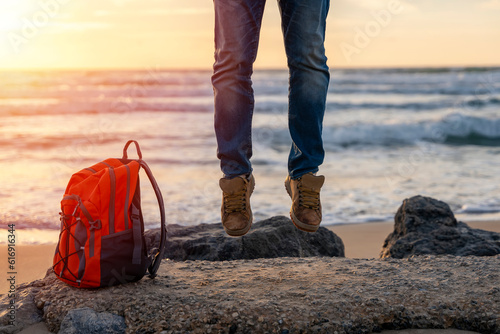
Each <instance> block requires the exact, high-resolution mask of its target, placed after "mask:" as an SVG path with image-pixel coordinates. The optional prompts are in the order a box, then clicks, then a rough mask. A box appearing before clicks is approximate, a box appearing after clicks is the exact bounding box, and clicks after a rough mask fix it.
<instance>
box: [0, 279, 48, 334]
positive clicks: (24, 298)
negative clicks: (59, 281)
mask: <svg viewBox="0 0 500 334" xmlns="http://www.w3.org/2000/svg"><path fill="white" fill-rule="evenodd" d="M36 282H37V281H35V282H32V283H30V284H21V285H19V286H18V287H16V291H15V304H12V303H11V301H12V300H13V298H11V297H13V296H9V293H7V294H5V295H4V296H3V297H2V298H1V299H0V310H2V311H0V333H6V334H7V333H17V332H19V331H21V330H23V329H24V328H27V327H29V326H31V325H33V324H36V323H39V322H41V321H43V319H42V316H43V312H42V311H41V310H39V309H38V308H37V307H36V305H35V303H34V301H33V300H34V295H35V294H36V292H38V288H37V287H35V286H34V284H33V283H36ZM12 305H15V311H14V310H13V306H12ZM11 320H12V321H14V323H13V324H11V323H10V321H11Z"/></svg>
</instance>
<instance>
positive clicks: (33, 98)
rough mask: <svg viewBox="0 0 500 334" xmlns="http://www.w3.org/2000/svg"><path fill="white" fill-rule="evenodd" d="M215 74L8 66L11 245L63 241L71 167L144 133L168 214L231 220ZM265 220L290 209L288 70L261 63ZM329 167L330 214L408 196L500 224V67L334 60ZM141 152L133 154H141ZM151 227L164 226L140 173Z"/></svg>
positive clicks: (327, 130) (0, 119) (6, 186)
mask: <svg viewBox="0 0 500 334" xmlns="http://www.w3.org/2000/svg"><path fill="white" fill-rule="evenodd" d="M210 79H211V72H210V71H209V70H207V71H198V70H186V71H183V70H165V69H158V68H148V69H140V70H99V71H88V70H75V71H57V70H52V71H3V72H0V222H1V226H0V228H1V230H0V243H4V244H5V243H6V242H7V234H8V232H7V229H9V227H10V228H14V229H15V230H16V235H17V239H16V240H17V242H18V243H23V244H42V243H51V242H56V241H57V237H58V234H59V227H60V222H59V211H60V200H61V199H62V197H63V195H64V190H65V188H66V185H67V182H68V181H69V179H70V177H71V175H72V174H73V173H75V172H77V171H79V170H80V169H83V168H85V167H88V166H91V165H93V164H94V163H96V162H99V161H101V160H104V159H106V158H110V157H116V158H120V157H121V155H122V149H123V146H124V144H125V143H126V141H127V140H129V139H134V140H137V141H138V142H139V144H140V146H141V149H142V153H143V158H144V160H145V161H146V162H147V163H148V164H149V166H150V168H151V170H152V171H153V174H154V175H155V177H156V180H157V181H158V183H159V185H160V188H161V191H162V193H163V197H164V200H165V210H166V217H167V223H168V224H180V225H186V226H191V225H197V224H203V223H218V222H220V201H221V192H220V189H219V186H218V180H219V178H220V177H221V176H222V175H221V172H220V168H219V161H218V159H217V157H216V152H217V147H216V141H215V134H214V128H213V90H212V86H211V81H210ZM253 87H254V91H255V100H256V103H255V112H254V117H253V157H252V163H253V168H254V175H255V178H256V189H255V192H254V194H253V196H252V202H251V203H252V209H253V212H254V217H255V220H261V219H265V218H268V217H271V216H276V215H285V216H287V215H288V212H289V208H290V204H291V203H290V199H289V197H288V195H287V193H286V191H285V188H284V186H283V182H284V180H285V177H286V175H287V157H288V152H289V149H290V144H291V140H290V136H289V133H288V127H287V124H288V123H287V108H288V101H287V94H288V72H287V71H286V70H264V69H261V70H256V71H255V72H254V75H253ZM327 101H328V103H327V110H326V114H325V120H324V129H323V140H324V146H325V150H326V157H325V161H324V163H323V164H322V165H321V166H320V172H319V173H320V174H322V175H325V177H326V183H325V186H324V188H323V191H322V193H321V199H322V205H323V224H325V225H332V224H358V223H371V222H380V221H392V220H393V219H394V214H395V212H396V211H397V209H398V207H399V206H400V205H401V203H402V201H403V200H404V199H405V198H409V197H411V196H415V195H423V196H430V197H433V198H436V199H439V200H442V201H444V202H446V203H448V204H449V205H450V207H451V209H452V210H453V211H454V213H455V215H456V216H457V218H458V219H460V220H463V221H478V220H500V68H495V67H486V68H467V67H464V68H384V69H332V70H331V82H330V86H329V91H328V100H327ZM135 154H136V153H135V152H134V150H133V149H132V148H131V149H130V151H129V156H132V157H133V156H136V155H135ZM141 181H142V182H141V189H142V192H143V210H144V217H145V221H146V228H154V227H158V226H159V210H158V205H157V203H156V199H155V197H154V193H153V191H152V189H151V186H150V185H149V184H148V181H147V178H146V177H145V175H144V174H143V175H142V180H141Z"/></svg>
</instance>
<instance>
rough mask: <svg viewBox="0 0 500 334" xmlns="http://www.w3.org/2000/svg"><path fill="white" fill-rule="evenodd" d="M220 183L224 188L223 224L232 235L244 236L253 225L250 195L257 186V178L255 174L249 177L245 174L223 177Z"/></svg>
mask: <svg viewBox="0 0 500 334" xmlns="http://www.w3.org/2000/svg"><path fill="white" fill-rule="evenodd" d="M219 185H220V188H221V189H222V206H221V217H222V226H223V227H224V230H225V231H226V233H227V234H229V235H230V236H232V237H239V236H242V235H244V234H246V233H247V232H248V231H249V230H250V227H251V226H252V219H253V216H252V209H251V208H250V195H252V192H253V189H254V188H255V179H254V177H253V175H250V178H249V179H247V178H246V177H244V176H238V177H235V178H232V179H225V178H222V179H220V181H219Z"/></svg>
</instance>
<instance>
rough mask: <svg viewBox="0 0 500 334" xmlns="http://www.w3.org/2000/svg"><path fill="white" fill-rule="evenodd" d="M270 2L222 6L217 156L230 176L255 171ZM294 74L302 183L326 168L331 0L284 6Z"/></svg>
mask: <svg viewBox="0 0 500 334" xmlns="http://www.w3.org/2000/svg"><path fill="white" fill-rule="evenodd" d="M265 2H266V1H265V0H214V6H215V63H214V73H213V76H212V84H213V88H214V100H215V133H216V137H217V146H218V147H217V157H218V158H219V159H220V163H221V169H222V172H223V173H224V176H225V177H227V178H232V177H235V176H237V175H242V174H249V173H251V172H252V166H251V163H250V158H251V156H252V115H253V109H254V96H253V89H252V80H251V76H252V72H253V63H254V61H255V58H256V55H257V48H258V44H259V33H260V27H261V21H262V14H263V12H264V5H265ZM278 4H279V8H280V13H281V26H282V31H283V37H284V42H285V50H286V55H287V63H288V68H289V74H290V77H289V94H288V99H289V101H288V102H289V103H288V126H289V131H290V135H291V138H292V147H291V150H290V154H289V158H288V173H289V175H290V176H291V177H292V178H294V179H295V178H298V177H300V176H301V175H303V174H306V173H309V172H314V173H315V172H317V171H318V167H319V165H321V163H323V159H324V155H325V152H324V149H323V140H322V137H321V133H322V127H323V116H324V113H325V104H326V95H327V91H328V84H329V82H330V73H329V70H328V66H327V64H326V60H327V58H326V56H325V48H324V40H325V26H326V17H327V14H328V9H329V5H330V2H329V0H278Z"/></svg>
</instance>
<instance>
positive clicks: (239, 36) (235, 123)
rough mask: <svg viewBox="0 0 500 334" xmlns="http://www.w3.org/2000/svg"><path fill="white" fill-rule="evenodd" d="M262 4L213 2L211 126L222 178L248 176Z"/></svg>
mask: <svg viewBox="0 0 500 334" xmlns="http://www.w3.org/2000/svg"><path fill="white" fill-rule="evenodd" d="M264 6H265V0H214V7H215V63H214V72H213V75H212V85H213V89H214V107H215V115H214V125H215V134H216V138H217V157H218V158H219V159H220V165H221V170H222V172H223V173H224V176H225V177H227V178H232V177H235V176H237V175H242V174H249V173H251V172H252V166H251V163H250V158H251V156H252V129H251V127H252V116H253V109H254V96H253V89H252V80H251V75H252V72H253V63H254V62H255V58H256V56H257V47H258V43H259V33H260V27H261V22H262V15H263V11H264Z"/></svg>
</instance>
